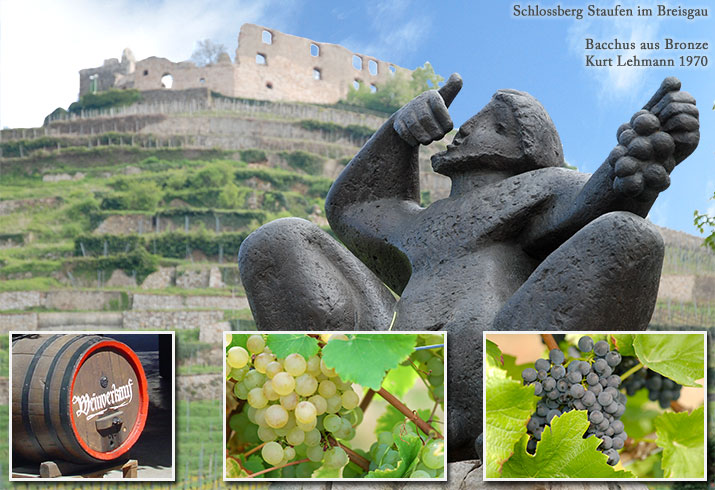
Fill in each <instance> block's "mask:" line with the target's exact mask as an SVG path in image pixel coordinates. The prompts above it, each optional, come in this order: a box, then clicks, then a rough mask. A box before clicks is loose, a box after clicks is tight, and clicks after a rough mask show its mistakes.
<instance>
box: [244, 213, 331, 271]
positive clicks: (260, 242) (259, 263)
mask: <svg viewBox="0 0 715 490" xmlns="http://www.w3.org/2000/svg"><path fill="white" fill-rule="evenodd" d="M318 233H323V232H322V230H321V229H320V228H318V227H317V226H316V225H315V224H313V223H311V222H310V221H306V220H304V219H300V218H281V219H277V220H274V221H271V222H270V223H266V224H265V225H263V226H261V227H260V228H258V229H257V230H255V231H254V232H253V233H251V234H250V235H248V237H246V239H245V240H244V241H243V243H241V247H240V248H239V251H238V267H239V271H240V272H241V277H242V278H243V277H244V274H246V275H250V274H251V273H252V271H254V270H256V269H261V268H263V267H265V266H266V265H269V264H271V265H274V264H280V263H283V261H286V260H288V261H289V260H293V258H294V256H295V255H296V254H299V253H300V251H301V250H305V249H306V247H308V245H309V244H308V242H309V241H310V239H311V237H314V236H315V235H316V234H318Z"/></svg>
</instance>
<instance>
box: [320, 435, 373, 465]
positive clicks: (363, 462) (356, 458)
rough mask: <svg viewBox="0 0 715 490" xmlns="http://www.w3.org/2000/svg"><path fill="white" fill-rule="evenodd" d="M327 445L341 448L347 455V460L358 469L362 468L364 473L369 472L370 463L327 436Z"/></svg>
mask: <svg viewBox="0 0 715 490" xmlns="http://www.w3.org/2000/svg"><path fill="white" fill-rule="evenodd" d="M328 443H329V444H330V445H331V446H339V447H341V448H342V450H343V451H345V453H346V454H347V455H348V458H350V461H352V462H353V463H355V464H356V465H358V466H359V467H360V468H362V469H363V470H365V471H370V462H369V461H368V460H367V459H365V458H363V457H362V456H360V455H359V454H358V453H356V452H355V451H353V450H352V449H350V448H349V447H346V446H343V445H342V444H340V443H339V442H338V441H336V440H335V439H333V438H332V437H331V436H328Z"/></svg>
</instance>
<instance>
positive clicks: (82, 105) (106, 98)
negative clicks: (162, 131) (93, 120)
mask: <svg viewBox="0 0 715 490" xmlns="http://www.w3.org/2000/svg"><path fill="white" fill-rule="evenodd" d="M141 98H142V96H141V93H140V92H139V91H138V90H135V89H129V90H118V89H114V88H112V89H109V90H107V91H105V92H99V93H95V94H84V95H83V96H82V97H80V98H79V100H78V101H77V102H73V103H72V104H70V106H69V112H71V113H73V114H79V112H80V111H83V110H84V111H86V110H91V109H106V108H109V107H120V106H125V105H131V104H134V103H135V102H138V101H140V100H141Z"/></svg>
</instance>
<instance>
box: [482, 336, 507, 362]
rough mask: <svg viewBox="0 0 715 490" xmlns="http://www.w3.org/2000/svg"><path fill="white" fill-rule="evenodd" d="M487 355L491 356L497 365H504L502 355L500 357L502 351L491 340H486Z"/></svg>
mask: <svg viewBox="0 0 715 490" xmlns="http://www.w3.org/2000/svg"><path fill="white" fill-rule="evenodd" d="M486 346H487V355H488V356H489V357H491V358H492V359H493V360H494V362H495V363H496V365H497V366H499V367H502V366H503V365H504V357H502V351H501V349H499V346H498V345H497V344H495V343H494V342H492V341H491V340H489V339H487V340H486Z"/></svg>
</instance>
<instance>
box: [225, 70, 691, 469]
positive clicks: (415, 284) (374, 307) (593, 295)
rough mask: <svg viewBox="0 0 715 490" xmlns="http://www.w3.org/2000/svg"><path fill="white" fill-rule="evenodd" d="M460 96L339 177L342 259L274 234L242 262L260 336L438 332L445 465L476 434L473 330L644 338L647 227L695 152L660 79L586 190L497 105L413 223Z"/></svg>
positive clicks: (540, 127)
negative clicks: (443, 373)
mask: <svg viewBox="0 0 715 490" xmlns="http://www.w3.org/2000/svg"><path fill="white" fill-rule="evenodd" d="M461 85H462V81H461V79H460V78H459V76H458V75H452V77H450V79H449V80H448V81H447V82H446V84H445V85H444V86H443V87H442V88H441V89H440V90H439V91H436V90H430V91H428V92H425V93H423V94H421V95H419V96H418V97H416V98H415V99H413V100H412V101H410V102H409V103H408V104H406V105H405V106H404V107H402V108H401V109H400V110H399V111H397V112H396V113H395V114H394V115H393V116H392V117H390V119H389V120H388V121H387V122H386V123H385V124H384V125H383V126H382V127H381V128H380V129H379V130H378V131H377V132H376V133H375V134H374V135H373V137H372V138H371V139H370V140H369V141H368V142H367V143H366V144H365V146H364V147H363V148H362V149H361V150H360V152H359V153H358V154H357V155H355V157H354V158H353V159H352V161H351V162H350V163H349V165H348V166H347V167H346V168H345V170H344V171H343V172H342V173H341V174H340V176H339V177H338V179H337V180H336V181H335V183H334V184H333V186H332V187H331V189H330V192H329V194H328V197H327V200H326V212H327V217H328V221H329V222H330V226H331V228H332V229H333V231H334V232H335V234H336V235H337V236H338V238H339V239H340V240H341V241H342V244H344V246H343V245H342V244H340V243H339V242H338V241H336V240H334V239H333V238H332V237H331V236H330V235H329V234H327V233H325V232H323V231H322V230H321V229H319V228H318V227H317V226H315V225H313V224H312V223H310V222H308V221H305V220H301V219H297V218H286V219H279V220H276V221H274V222H271V223H268V224H266V225H264V226H262V227H261V228H259V229H258V230H257V231H255V232H254V233H253V234H251V235H250V236H249V237H248V238H247V239H246V240H245V241H244V243H243V245H242V246H241V250H240V254H239V266H240V271H241V278H242V281H243V284H244V286H245V288H246V293H247V295H248V300H249V303H250V306H251V310H252V311H253V315H254V317H255V320H256V322H257V325H258V328H259V329H261V330H386V329H388V328H389V327H390V325H391V322H392V323H393V325H392V330H445V331H447V332H448V346H449V349H448V350H449V352H448V358H447V361H448V393H449V394H448V407H447V408H448V440H449V458H450V460H456V459H465V458H467V457H469V456H471V453H472V452H473V448H474V440H475V438H476V437H477V435H478V434H480V433H481V431H482V427H481V425H482V417H481V413H482V402H481V398H482V397H481V391H482V385H481V377H482V366H481V363H482V347H481V346H482V331H484V330H537V329H538V330H639V329H645V328H646V326H647V324H648V322H649V320H650V317H651V314H652V312H653V308H654V305H655V301H656V293H657V291H658V282H659V277H660V271H661V266H662V262H663V241H662V239H661V237H660V235H659V233H658V231H657V230H656V229H655V228H654V226H653V225H651V224H650V223H649V222H648V221H647V220H646V219H645V217H646V215H647V214H648V210H649V209H650V208H651V206H652V205H653V202H654V201H655V199H656V197H657V196H658V194H659V193H660V192H661V191H663V190H665V189H666V188H667V187H668V185H669V183H670V177H669V175H670V173H671V171H672V170H673V168H674V167H675V166H676V165H677V164H678V163H680V162H681V161H682V160H683V159H685V158H686V157H687V156H688V155H690V154H691V153H692V152H693V151H694V150H695V147H696V146H697V144H698V140H699V123H698V111H697V109H696V107H695V100H694V99H693V97H691V96H690V95H689V94H688V93H686V92H681V91H680V82H679V81H678V80H677V79H675V78H667V79H666V80H665V81H664V82H663V84H662V85H661V87H660V88H659V89H658V91H657V93H656V94H655V95H654V96H653V98H652V99H651V100H650V101H649V102H648V103H647V104H646V105H645V107H644V109H643V110H641V111H638V112H636V113H635V114H634V115H633V117H632V118H631V119H630V122H629V123H626V124H624V125H622V126H621V127H620V128H618V132H617V138H618V144H617V146H616V147H615V148H614V149H613V150H612V151H611V152H610V154H608V155H607V157H606V159H605V162H604V163H603V164H602V165H601V166H600V167H599V168H598V170H596V172H595V173H594V174H593V175H589V174H585V173H581V172H578V171H575V170H571V169H569V168H566V166H565V163H564V157H563V150H562V147H561V141H560V139H559V135H558V133H557V132H556V128H555V127H554V124H553V122H552V121H551V118H550V117H549V115H548V114H547V113H546V111H545V110H544V108H543V107H542V106H541V104H540V103H539V102H538V101H537V100H536V99H535V98H533V97H532V96H531V95H529V94H527V93H525V92H519V91H516V90H499V91H498V92H497V93H496V94H494V96H493V97H492V99H491V101H490V102H489V103H488V104H487V105H486V106H485V107H484V108H483V109H482V110H481V111H479V113H477V114H476V115H475V116H473V117H472V118H471V119H469V120H468V121H467V122H466V123H464V124H463V125H462V127H461V128H460V129H459V131H458V132H457V134H456V135H455V137H454V139H453V140H452V143H451V144H450V145H448V146H447V150H446V151H444V152H441V153H438V154H436V155H434V156H433V157H432V166H433V168H434V170H435V172H438V173H440V174H442V175H446V176H447V177H449V178H450V179H451V180H452V188H451V193H450V195H449V197H448V198H446V199H442V200H439V201H437V202H434V203H432V204H431V205H429V206H428V207H426V208H423V207H421V206H420V190H419V168H418V148H419V146H420V145H428V144H430V143H431V142H433V141H437V140H440V139H441V138H442V137H444V136H445V135H446V134H447V133H448V132H449V131H450V130H451V129H452V126H453V125H452V120H451V118H450V115H449V112H448V110H447V108H448V106H449V104H450V103H451V102H452V100H453V99H454V97H455V96H456V95H457V93H458V92H459V90H460V88H461ZM345 247H347V248H345ZM393 293H394V294H393ZM395 313H396V317H395V319H394V322H393V314H395Z"/></svg>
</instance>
